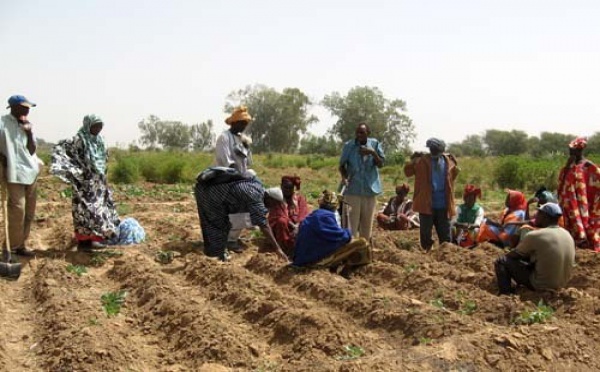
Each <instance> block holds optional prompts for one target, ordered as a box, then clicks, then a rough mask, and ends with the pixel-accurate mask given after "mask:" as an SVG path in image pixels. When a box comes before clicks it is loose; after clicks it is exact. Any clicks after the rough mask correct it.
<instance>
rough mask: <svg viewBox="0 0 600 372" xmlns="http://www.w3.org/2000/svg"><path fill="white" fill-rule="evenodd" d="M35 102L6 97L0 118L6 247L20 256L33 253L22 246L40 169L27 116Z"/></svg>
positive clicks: (28, 224)
mask: <svg viewBox="0 0 600 372" xmlns="http://www.w3.org/2000/svg"><path fill="white" fill-rule="evenodd" d="M31 107H35V103H33V102H31V101H29V100H28V99H27V98H25V97H24V96H21V95H14V96H11V97H10V98H9V99H8V107H7V108H9V109H10V114H8V115H4V116H2V118H1V119H0V158H1V161H2V170H3V171H4V176H3V177H2V179H1V182H6V188H7V191H8V228H9V230H8V235H9V241H10V245H11V246H10V247H9V248H10V249H11V250H12V251H13V253H16V254H18V255H22V256H33V255H34V253H33V251H30V250H28V249H27V248H26V247H25V241H26V240H27V238H28V236H29V231H30V229H31V223H32V221H33V216H34V214H35V204H36V180H37V176H38V173H39V169H40V163H39V159H38V157H37V156H36V154H35V150H36V143H35V138H34V136H33V132H32V125H31V123H30V122H29V120H28V119H27V115H28V114H29V109H30V108H31Z"/></svg>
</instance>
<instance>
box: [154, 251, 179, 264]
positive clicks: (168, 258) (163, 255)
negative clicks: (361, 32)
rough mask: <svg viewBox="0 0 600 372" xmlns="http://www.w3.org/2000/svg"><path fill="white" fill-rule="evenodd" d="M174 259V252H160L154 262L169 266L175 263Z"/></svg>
mask: <svg viewBox="0 0 600 372" xmlns="http://www.w3.org/2000/svg"><path fill="white" fill-rule="evenodd" d="M174 258H175V252H173V251H159V252H158V253H156V255H155V256H154V260H156V261H157V262H160V263H161V264H169V263H171V262H173V259H174Z"/></svg>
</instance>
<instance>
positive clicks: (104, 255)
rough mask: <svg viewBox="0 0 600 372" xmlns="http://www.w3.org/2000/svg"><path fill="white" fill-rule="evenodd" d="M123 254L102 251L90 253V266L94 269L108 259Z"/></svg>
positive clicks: (113, 251)
mask: <svg viewBox="0 0 600 372" xmlns="http://www.w3.org/2000/svg"><path fill="white" fill-rule="evenodd" d="M122 255H123V252H121V251H115V250H103V251H96V252H94V253H92V258H91V259H90V265H92V266H94V267H100V266H103V265H104V264H105V263H106V261H107V260H108V259H109V258H114V257H121V256H122Z"/></svg>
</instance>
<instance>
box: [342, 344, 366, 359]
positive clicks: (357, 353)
mask: <svg viewBox="0 0 600 372" xmlns="http://www.w3.org/2000/svg"><path fill="white" fill-rule="evenodd" d="M364 355H365V350H364V349H363V348H362V347H360V346H356V345H346V346H344V354H343V355H338V356H337V357H336V358H335V359H337V360H354V359H358V358H360V357H362V356H364Z"/></svg>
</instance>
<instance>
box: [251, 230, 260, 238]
mask: <svg viewBox="0 0 600 372" xmlns="http://www.w3.org/2000/svg"><path fill="white" fill-rule="evenodd" d="M250 236H251V237H252V239H257V238H261V237H262V236H263V233H262V231H260V230H252V231H250Z"/></svg>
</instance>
